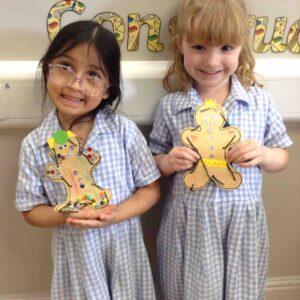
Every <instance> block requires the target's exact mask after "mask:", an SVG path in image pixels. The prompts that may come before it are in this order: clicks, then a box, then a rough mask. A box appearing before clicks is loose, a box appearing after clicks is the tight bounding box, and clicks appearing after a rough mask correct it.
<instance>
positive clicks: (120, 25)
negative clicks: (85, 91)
mask: <svg viewBox="0 0 300 300" xmlns="http://www.w3.org/2000/svg"><path fill="white" fill-rule="evenodd" d="M86 5H87V4H85V3H84V2H83V1H82V2H80V1H74V0H65V1H59V2H57V3H56V4H55V5H53V6H52V7H51V9H50V11H49V14H48V35H49V38H50V40H52V39H53V38H54V37H55V35H56V34H57V32H58V31H59V29H60V27H61V24H60V21H61V17H62V15H63V14H64V13H65V12H67V11H72V12H74V13H77V14H83V13H84V10H85V7H86ZM93 20H95V21H97V22H99V23H101V24H102V23H104V22H106V21H108V22H110V23H112V26H113V32H114V34H115V36H116V38H117V40H118V42H119V44H120V45H121V44H122V43H123V41H124V39H125V35H126V31H127V50H128V51H137V50H139V37H140V29H141V26H143V25H147V26H148V27H149V30H148V38H147V48H148V50H149V51H152V52H160V51H163V50H164V45H163V43H161V42H160V29H161V19H160V17H159V16H157V15H155V14H147V15H145V16H144V17H141V16H140V14H138V13H130V14H128V18H127V20H128V26H127V28H125V22H124V20H123V19H122V17H121V16H120V15H118V14H117V13H116V12H101V13H99V14H97V15H96V16H95V17H93ZM248 23H249V27H253V28H254V35H253V43H252V45H253V49H254V51H255V52H257V53H265V52H267V51H269V50H271V51H273V52H274V53H281V52H285V51H287V50H290V51H291V52H293V53H296V54H300V44H299V42H298V37H299V32H300V20H296V21H295V22H294V23H293V24H292V26H291V27H290V28H287V17H277V18H276V21H275V26H274V30H273V33H272V37H271V40H270V41H266V32H267V28H268V23H269V18H268V17H266V16H262V17H261V16H255V15H253V14H251V15H249V22H248ZM174 26H176V18H174V17H172V18H171V19H170V22H169V33H170V34H171V35H173V34H174V31H175V28H174ZM269 26H272V24H270V25H269ZM285 34H287V41H286V42H284V36H285Z"/></svg>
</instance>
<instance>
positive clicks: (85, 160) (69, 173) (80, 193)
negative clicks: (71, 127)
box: [46, 130, 111, 212]
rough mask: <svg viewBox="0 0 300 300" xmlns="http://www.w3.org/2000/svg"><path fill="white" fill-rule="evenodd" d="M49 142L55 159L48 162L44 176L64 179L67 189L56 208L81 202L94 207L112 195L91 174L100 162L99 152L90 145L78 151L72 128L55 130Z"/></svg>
mask: <svg viewBox="0 0 300 300" xmlns="http://www.w3.org/2000/svg"><path fill="white" fill-rule="evenodd" d="M48 145H49V150H50V154H51V155H52V156H53V157H54V159H55V163H52V164H49V165H48V167H47V170H46V176H47V177H48V178H49V179H50V180H53V181H58V182H62V183H64V184H65V186H66V188H67V191H68V196H67V199H66V201H65V202H63V203H61V204H58V205H56V207H55V210H56V211H59V212H70V211H77V210H78V209H80V208H81V207H82V206H84V205H88V206H91V207H94V208H102V207H104V206H106V205H107V204H108V203H109V200H110V199H111V191H110V190H107V189H103V188H101V187H100V186H98V185H97V184H96V183H95V181H94V178H93V175H92V171H93V170H94V168H95V167H96V165H97V164H98V163H99V162H100V159H101V157H100V154H99V153H98V152H96V151H94V150H93V149H92V148H90V147H89V148H87V149H85V150H84V151H81V149H80V143H79V140H78V138H77V137H76V135H75V134H74V133H73V132H71V131H64V130H58V131H56V132H55V133H54V134H53V136H52V137H51V138H50V139H49V140H48Z"/></svg>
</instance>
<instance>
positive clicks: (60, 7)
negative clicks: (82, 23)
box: [48, 0, 85, 41]
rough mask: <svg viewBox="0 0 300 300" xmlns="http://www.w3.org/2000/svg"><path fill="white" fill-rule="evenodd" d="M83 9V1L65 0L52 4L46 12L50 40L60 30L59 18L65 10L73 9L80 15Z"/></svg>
mask: <svg viewBox="0 0 300 300" xmlns="http://www.w3.org/2000/svg"><path fill="white" fill-rule="evenodd" d="M84 9H85V6H84V4H83V3H81V2H79V1H71V0H65V1H60V2H57V3H56V4H54V5H53V6H52V7H51V9H50V11H49V14H48V36H49V39H50V40H51V41H52V40H53V39H54V37H55V36H56V34H57V33H58V32H59V30H60V19H61V16H62V14H63V13H65V12H66V11H74V12H76V13H77V14H79V15H81V14H82V13H83V11H84Z"/></svg>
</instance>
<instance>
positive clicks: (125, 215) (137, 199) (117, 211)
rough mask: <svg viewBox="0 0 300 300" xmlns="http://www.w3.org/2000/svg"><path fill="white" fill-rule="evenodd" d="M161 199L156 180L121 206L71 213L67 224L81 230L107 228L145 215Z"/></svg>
mask: <svg viewBox="0 0 300 300" xmlns="http://www.w3.org/2000/svg"><path fill="white" fill-rule="evenodd" d="M159 198H160V186H159V181H158V180H156V181H154V182H152V183H151V184H149V185H146V186H143V187H141V188H139V189H138V190H137V191H136V193H135V194H134V195H133V196H132V197H130V198H128V199H127V200H126V201H124V202H123V203H121V204H119V205H108V206H106V207H104V208H103V209H93V208H90V207H85V208H84V209H82V210H80V211H79V212H77V213H70V214H69V215H68V218H67V221H66V223H67V224H68V225H71V226H75V227H79V228H99V227H106V226H109V225H112V224H116V223H120V222H122V221H125V220H127V219H130V218H133V217H136V216H139V215H141V214H143V213H144V212H146V211H147V210H149V209H150V208H151V207H152V206H153V205H154V204H155V203H157V202H158V200H159Z"/></svg>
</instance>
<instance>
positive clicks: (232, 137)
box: [221, 126, 241, 150]
mask: <svg viewBox="0 0 300 300" xmlns="http://www.w3.org/2000/svg"><path fill="white" fill-rule="evenodd" d="M221 130H222V131H223V132H224V134H228V142H227V144H226V145H224V146H223V149H224V150H225V149H227V148H228V147H230V146H231V145H234V144H236V143H237V142H239V140H240V139H241V132H240V130H239V129H238V128H237V127H235V126H229V127H225V128H223V129H221Z"/></svg>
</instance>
